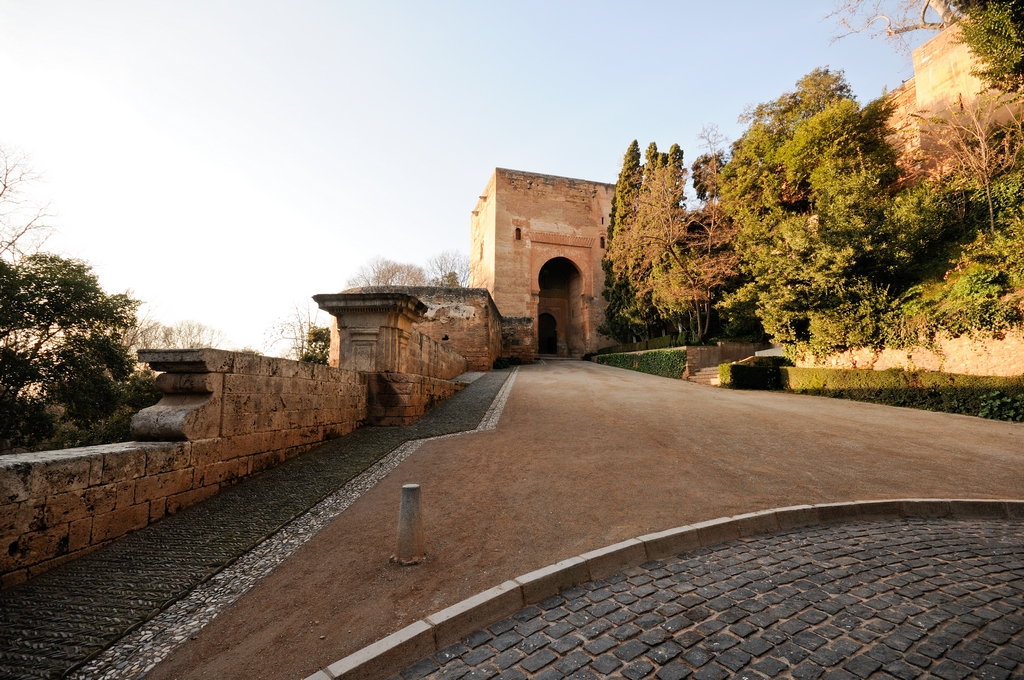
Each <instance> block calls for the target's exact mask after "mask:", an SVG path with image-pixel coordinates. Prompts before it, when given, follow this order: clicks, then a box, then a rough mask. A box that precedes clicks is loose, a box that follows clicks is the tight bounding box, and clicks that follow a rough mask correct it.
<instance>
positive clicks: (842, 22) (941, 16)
mask: <svg viewBox="0 0 1024 680" xmlns="http://www.w3.org/2000/svg"><path fill="white" fill-rule="evenodd" d="M969 4H975V3H970V2H967V3H965V2H955V3H954V2H949V0H839V1H838V2H837V5H836V8H835V10H833V11H832V12H831V13H830V14H829V16H830V17H835V18H836V20H837V21H838V23H839V26H840V29H841V31H843V32H842V33H841V34H840V35H839V36H838V37H840V38H842V37H844V36H846V35H849V34H851V33H860V32H862V31H865V30H868V29H870V28H872V27H874V26H879V27H880V28H879V30H878V33H880V34H882V35H885V36H886V37H887V38H890V39H894V40H896V41H897V43H898V44H899V45H900V46H902V47H904V48H905V47H906V46H907V43H906V42H905V41H904V40H903V37H904V36H905V35H906V34H907V33H910V32H912V31H919V30H927V31H941V30H942V29H944V28H948V27H950V26H952V25H953V24H954V23H956V21H957V20H958V19H959V18H960V17H961V16H962V10H963V7H964V6H965V5H969Z"/></svg>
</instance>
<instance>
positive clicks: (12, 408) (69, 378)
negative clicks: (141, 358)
mask: <svg viewBox="0 0 1024 680" xmlns="http://www.w3.org/2000/svg"><path fill="white" fill-rule="evenodd" d="M0 299H2V300H3V301H4V303H3V305H0V449H8V448H10V447H13V446H26V445H33V444H36V443H39V442H41V441H43V440H45V439H46V438H48V437H50V436H52V435H53V434H54V432H55V431H56V428H57V425H58V423H59V422H61V421H63V422H67V423H69V424H71V425H73V426H75V427H78V428H82V429H88V428H90V427H92V426H93V425H95V423H96V422H97V421H100V420H103V419H105V418H109V417H110V416H111V415H112V414H113V413H114V412H115V411H116V410H117V408H118V407H119V405H120V404H121V403H122V401H123V400H122V395H121V392H120V387H119V384H120V383H123V382H125V381H126V380H127V379H128V377H129V375H130V374H131V370H132V367H133V365H134V358H133V357H131V356H130V354H129V352H128V350H127V348H126V347H125V346H124V344H123V343H122V338H123V337H124V335H125V333H126V332H127V331H128V330H129V329H130V328H131V327H132V326H133V324H134V323H135V311H136V308H137V307H138V304H139V303H138V301H137V300H134V299H132V298H131V297H129V296H128V295H127V294H115V295H108V294H107V293H104V292H103V290H102V289H101V288H100V286H99V282H98V280H97V278H96V275H95V274H94V273H93V272H92V269H91V268H90V267H89V265H87V264H86V263H84V262H81V261H79V260H69V259H65V258H61V257H58V256H56V255H50V254H45V253H35V254H31V255H26V256H24V257H21V258H20V259H19V260H18V261H17V262H8V261H5V260H3V259H0Z"/></svg>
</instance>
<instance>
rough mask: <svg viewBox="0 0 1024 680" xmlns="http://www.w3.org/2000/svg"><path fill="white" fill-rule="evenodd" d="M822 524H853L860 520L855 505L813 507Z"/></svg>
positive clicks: (830, 504)
mask: <svg viewBox="0 0 1024 680" xmlns="http://www.w3.org/2000/svg"><path fill="white" fill-rule="evenodd" d="M814 509H815V510H817V511H818V517H819V518H820V519H821V523H822V524H838V523H839V522H853V521H856V520H858V519H860V518H861V514H860V508H858V507H857V504H856V503H822V504H818V505H815V506H814Z"/></svg>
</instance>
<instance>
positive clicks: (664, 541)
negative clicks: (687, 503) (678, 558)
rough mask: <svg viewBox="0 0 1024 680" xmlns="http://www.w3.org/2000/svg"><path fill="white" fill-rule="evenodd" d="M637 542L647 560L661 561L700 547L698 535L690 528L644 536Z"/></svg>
mask: <svg viewBox="0 0 1024 680" xmlns="http://www.w3.org/2000/svg"><path fill="white" fill-rule="evenodd" d="M637 540H638V541H642V542H643V544H644V550H645V551H646V552H647V559H648V560H662V559H665V558H666V557H673V556H675V555H681V554H682V553H686V552H690V551H691V550H696V549H697V548H699V547H700V535H699V533H698V531H697V529H695V528H694V527H692V526H683V527H676V528H674V529H668V530H666V531H659V532H657V533H653V534H646V535H644V536H640V537H639V538H638V539H637Z"/></svg>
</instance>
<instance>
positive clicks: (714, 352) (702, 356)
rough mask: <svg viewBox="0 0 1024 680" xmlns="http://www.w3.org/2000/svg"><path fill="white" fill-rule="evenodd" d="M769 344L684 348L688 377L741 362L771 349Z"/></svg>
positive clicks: (722, 344)
mask: <svg viewBox="0 0 1024 680" xmlns="http://www.w3.org/2000/svg"><path fill="white" fill-rule="evenodd" d="M770 347H771V345H770V344H768V343H754V342H720V343H718V344H717V345H713V346H691V347H682V348H680V349H685V350H686V375H687V376H690V375H693V374H694V373H696V372H697V371H698V370H700V369H702V368H711V367H713V366H718V365H719V364H727V363H731V362H733V361H741V360H743V359H746V358H748V357H752V356H754V352H759V351H761V350H763V349H768V348H770Z"/></svg>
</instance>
